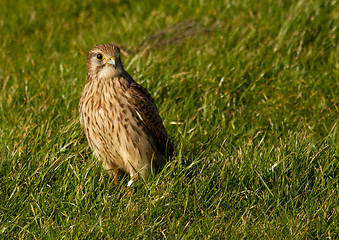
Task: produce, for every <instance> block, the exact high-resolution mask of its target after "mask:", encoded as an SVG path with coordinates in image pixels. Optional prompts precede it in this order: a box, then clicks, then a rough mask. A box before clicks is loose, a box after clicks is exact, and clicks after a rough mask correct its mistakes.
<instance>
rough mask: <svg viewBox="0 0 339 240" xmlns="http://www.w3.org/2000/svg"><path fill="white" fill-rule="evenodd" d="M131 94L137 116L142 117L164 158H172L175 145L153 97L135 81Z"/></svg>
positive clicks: (130, 87)
mask: <svg viewBox="0 0 339 240" xmlns="http://www.w3.org/2000/svg"><path fill="white" fill-rule="evenodd" d="M129 92H130V94H131V95H132V98H131V102H132V104H133V106H134V108H135V110H136V112H137V114H138V115H140V116H141V120H142V121H143V123H144V124H145V126H146V127H147V129H148V131H149V132H150V133H151V134H152V136H153V137H154V139H155V141H156V144H157V147H158V149H159V150H160V152H161V153H162V154H163V155H164V156H172V154H173V145H172V143H171V141H170V139H169V137H168V135H167V132H166V129H165V127H164V125H163V122H162V119H161V117H160V115H159V112H158V109H157V107H156V104H155V102H154V100H153V98H152V96H151V95H150V94H149V93H148V92H147V90H146V89H145V88H144V87H142V86H141V85H139V84H137V83H136V82H134V81H133V82H131V84H130V85H129ZM140 116H139V117H140Z"/></svg>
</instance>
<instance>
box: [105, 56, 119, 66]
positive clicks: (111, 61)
mask: <svg viewBox="0 0 339 240" xmlns="http://www.w3.org/2000/svg"><path fill="white" fill-rule="evenodd" d="M107 63H108V64H111V65H112V66H113V67H114V68H117V62H116V61H115V57H110V58H109V61H108V62H107Z"/></svg>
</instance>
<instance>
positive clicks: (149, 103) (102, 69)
mask: <svg viewBox="0 0 339 240" xmlns="http://www.w3.org/2000/svg"><path fill="white" fill-rule="evenodd" d="M79 113H80V124H81V126H82V129H83V131H84V132H85V135H86V137H87V140H88V142H89V145H90V147H91V149H92V150H93V151H94V155H95V157H96V158H97V160H99V161H100V162H101V163H102V165H103V168H104V169H105V170H106V171H107V172H108V173H109V174H110V175H113V177H114V179H115V183H117V181H118V175H119V173H127V174H129V175H130V181H129V183H128V185H129V186H130V185H131V184H132V183H133V181H135V180H137V179H138V178H140V177H141V178H145V177H146V176H148V175H149V174H150V173H154V172H155V171H157V170H158V169H160V168H161V167H162V166H163V165H164V164H165V163H166V161H167V159H168V157H169V156H171V155H172V153H173V145H172V143H171V141H170V139H169V137H168V135H167V132H166V129H165V127H164V125H163V122H162V119H161V118H160V116H159V112H158V109H157V107H156V105H155V102H154V100H153V98H152V97H151V95H150V94H149V93H148V92H147V90H146V89H145V88H143V87H142V86H141V85H139V84H138V83H136V82H135V81H134V80H133V78H132V77H131V76H130V75H129V74H128V73H127V72H126V71H125V69H124V68H123V65H122V63H121V60H120V49H119V48H118V47H117V46H115V45H113V44H103V45H99V46H96V47H94V48H92V49H91V50H90V51H89V53H88V57H87V82H86V85H85V88H84V90H83V92H82V95H81V99H80V103H79Z"/></svg>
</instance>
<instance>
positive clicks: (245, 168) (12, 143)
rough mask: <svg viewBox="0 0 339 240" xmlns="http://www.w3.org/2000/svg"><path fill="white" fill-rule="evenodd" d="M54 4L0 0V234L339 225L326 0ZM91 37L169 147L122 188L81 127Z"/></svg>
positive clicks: (334, 27)
mask: <svg viewBox="0 0 339 240" xmlns="http://www.w3.org/2000/svg"><path fill="white" fill-rule="evenodd" d="M59 2H60V1H47V0H41V1H23V0H17V1H10V0H2V1H1V2H0V29H1V34H0V45H1V48H0V59H1V61H0V159H1V160H0V239H231V238H232V239H260V238H261V239H281V238H287V239H306V238H307V239H313V238H319V239H338V238H339V220H338V219H339V213H338V212H339V204H338V202H339V199H338V192H339V183H338V176H339V154H338V153H339V132H338V130H339V128H338V125H339V124H338V120H339V39H338V38H339V30H338V27H339V4H338V1H337V0H333V1H327V0H310V1H303V0H301V1H275V0H263V1H250V0H247V1H246V0H244V1H232V0H229V1H225V2H223V1H203V0H201V1H186V2H183V1H179V0H178V1H163V2H161V3H160V1H108V0H107V1H101V2H100V1H97V3H95V1H90V0H83V1H79V0H77V1H61V2H62V3H59ZM143 40H145V41H143ZM102 43H116V44H119V45H121V46H123V47H124V48H125V49H126V54H125V55H122V62H123V63H124V65H125V68H126V69H127V70H128V72H129V73H130V74H131V75H132V76H133V77H134V79H135V80H136V81H137V82H138V83H140V84H142V85H143V86H144V87H146V88H147V89H148V90H149V92H150V93H151V94H152V96H153V97H154V99H155V101H156V103H157V106H158V108H159V111H160V115H161V116H162V118H163V120H164V124H165V126H166V128H167V130H168V133H169V135H170V136H171V138H172V140H173V142H174V145H175V148H176V151H175V155H174V157H173V158H172V159H171V161H170V162H169V163H168V164H167V165H166V166H165V168H164V170H163V171H162V172H161V173H160V174H158V175H156V176H154V177H153V178H150V179H148V180H147V181H145V182H142V181H140V182H138V183H136V185H135V188H134V191H135V192H134V193H131V191H130V190H129V189H128V188H127V187H126V184H127V182H128V177H124V178H123V179H122V180H121V182H120V183H121V184H120V187H119V188H116V187H114V184H113V181H112V180H111V179H110V178H109V177H108V176H107V175H106V174H105V172H104V171H103V169H102V167H101V166H100V165H99V164H98V163H97V162H96V160H95V159H94V157H93V155H92V152H91V150H90V149H89V146H88V143H87V141H86V139H85V137H84V134H83V132H82V130H81V128H80V125H79V120H78V119H79V116H78V111H77V108H78V102H79V99H80V94H81V92H82V89H83V87H84V84H85V82H86V66H85V64H86V57H87V52H88V50H89V49H90V48H92V47H93V46H96V45H99V44H102Z"/></svg>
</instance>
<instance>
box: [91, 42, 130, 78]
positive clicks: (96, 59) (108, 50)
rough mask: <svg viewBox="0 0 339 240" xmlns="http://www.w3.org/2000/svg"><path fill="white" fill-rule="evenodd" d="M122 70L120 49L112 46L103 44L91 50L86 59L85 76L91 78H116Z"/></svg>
mask: <svg viewBox="0 0 339 240" xmlns="http://www.w3.org/2000/svg"><path fill="white" fill-rule="evenodd" d="M122 71H124V70H123V66H122V64H121V61H120V49H119V48H118V47H117V46H115V45H112V44H103V45H99V46H96V47H94V48H92V49H91V50H90V51H89V53H88V57H87V74H88V75H89V76H91V77H92V78H93V77H95V78H112V77H116V76H118V75H119V74H121V72H122Z"/></svg>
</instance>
